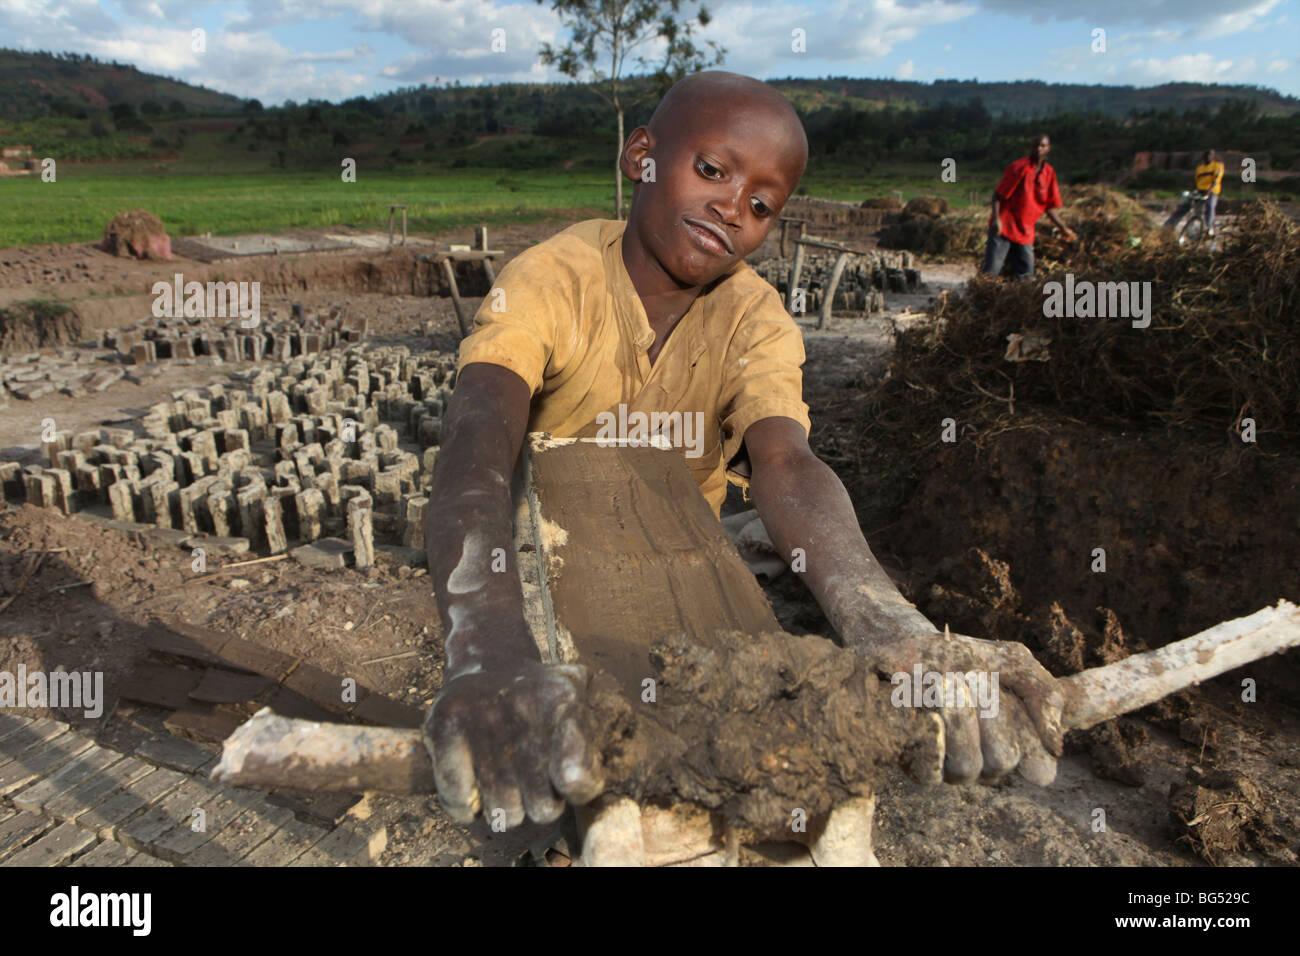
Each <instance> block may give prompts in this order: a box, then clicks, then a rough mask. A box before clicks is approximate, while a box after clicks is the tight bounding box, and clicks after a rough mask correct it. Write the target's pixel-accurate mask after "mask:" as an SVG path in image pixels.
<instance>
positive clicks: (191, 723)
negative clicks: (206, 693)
mask: <svg viewBox="0 0 1300 956" xmlns="http://www.w3.org/2000/svg"><path fill="white" fill-rule="evenodd" d="M242 723H243V721H242V720H241V719H240V718H238V717H236V716H235V715H234V714H230V713H227V712H226V711H224V710H217V709H216V708H215V707H209V706H205V705H203V704H200V703H198V702H197V701H191V702H190V703H189V705H188V706H186V707H182V708H180V709H178V710H174V711H172V712H171V713H170V714H168V715H167V717H166V718H165V719H164V720H163V726H164V727H166V728H167V729H168V730H170V731H171V732H172V733H174V734H180V735H181V736H185V735H190V736H193V737H197V738H198V739H200V740H210V741H212V742H214V743H215V742H218V741H222V740H225V739H226V738H227V737H229V736H230V735H231V734H232V733H234V732H235V728H236V727H238V726H239V725H240V724H242Z"/></svg>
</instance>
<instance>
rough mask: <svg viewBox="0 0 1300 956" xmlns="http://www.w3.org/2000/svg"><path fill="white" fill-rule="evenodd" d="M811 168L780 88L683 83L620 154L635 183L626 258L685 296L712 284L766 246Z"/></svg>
mask: <svg viewBox="0 0 1300 956" xmlns="http://www.w3.org/2000/svg"><path fill="white" fill-rule="evenodd" d="M807 162H808V137H807V135H806V134H805V133H804V129H803V124H802V123H801V122H800V121H799V116H798V114H797V113H796V112H795V110H794V107H793V106H792V105H791V104H790V101H789V100H787V99H786V98H785V97H784V96H782V95H781V94H780V93H779V92H777V91H776V90H775V89H773V88H772V87H770V86H768V85H767V84H766V83H763V82H761V81H759V80H756V79H753V78H752V77H748V76H741V75H740V74H738V73H726V72H723V71H720V70H710V71H706V72H703V73H695V74H693V75H691V76H688V77H686V78H685V79H683V80H681V81H679V82H678V83H677V84H676V85H674V86H673V88H672V89H671V90H669V91H668V93H667V94H666V95H665V96H664V98H663V100H661V101H660V103H659V105H658V107H656V109H655V111H654V114H653V115H652V116H651V117H650V122H649V123H648V124H646V125H645V126H642V127H638V128H637V129H636V130H633V132H632V135H631V136H629V137H628V141H627V143H626V144H625V146H624V149H623V154H622V156H621V158H620V166H621V168H622V170H623V173H624V174H625V175H626V176H627V177H628V178H629V179H632V180H635V181H636V187H635V188H634V190H633V194H632V211H631V214H630V215H629V217H628V227H627V231H626V232H625V234H624V252H625V258H627V257H628V254H629V253H631V254H632V257H633V258H638V257H639V259H638V264H639V265H640V266H641V267H642V268H644V269H646V270H650V271H655V270H662V272H663V273H665V274H666V276H667V277H669V278H671V280H672V281H673V282H674V283H676V284H677V285H678V286H679V287H682V288H691V287H700V286H704V285H706V284H708V283H709V282H712V281H713V280H714V279H716V278H718V277H719V276H721V275H722V274H723V273H725V272H727V271H728V270H729V269H731V267H732V266H734V265H735V264H736V262H738V261H739V260H741V259H743V258H744V257H745V256H747V255H749V254H750V253H751V252H753V251H754V250H755V249H757V248H758V246H759V245H761V244H762V241H763V239H764V238H765V237H766V236H767V232H768V230H769V229H770V228H771V226H772V224H773V223H774V222H776V220H777V218H778V217H779V215H780V213H781V209H782V208H783V207H784V206H785V203H786V201H787V200H788V199H789V198H790V196H791V194H793V192H794V190H795V187H796V186H798V184H799V179H800V178H801V177H802V176H803V171H804V167H805V165H806V164H807ZM651 172H653V176H651ZM629 247H630V248H629ZM634 278H635V276H634Z"/></svg>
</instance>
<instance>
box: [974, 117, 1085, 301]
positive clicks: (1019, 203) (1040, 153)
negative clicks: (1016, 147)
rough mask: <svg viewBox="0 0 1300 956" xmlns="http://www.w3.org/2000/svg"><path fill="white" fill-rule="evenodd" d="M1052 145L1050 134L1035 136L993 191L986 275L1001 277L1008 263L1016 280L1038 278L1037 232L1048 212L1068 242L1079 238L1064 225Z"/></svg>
mask: <svg viewBox="0 0 1300 956" xmlns="http://www.w3.org/2000/svg"><path fill="white" fill-rule="evenodd" d="M1051 150H1052V141H1051V140H1050V139H1048V137H1047V134H1046V133H1040V134H1039V135H1038V136H1035V137H1034V138H1033V140H1032V141H1031V142H1030V144H1029V155H1028V156H1024V157H1021V158H1020V159H1017V160H1016V161H1015V162H1014V163H1012V164H1011V165H1010V166H1008V167H1007V168H1006V169H1005V170H1004V171H1003V173H1002V181H1001V182H999V183H998V187H997V189H995V190H993V209H992V211H991V212H990V214H989V241H988V245H987V246H986V247H985V249H984V266H983V269H982V271H983V272H986V273H988V274H989V275H993V276H995V275H1000V274H1001V273H1002V266H1003V265H1004V264H1005V263H1006V261H1007V260H1008V259H1010V260H1011V261H1012V266H1011V274H1012V276H1015V277H1023V278H1026V279H1032V278H1033V277H1034V229H1035V227H1036V226H1037V224H1038V217H1039V216H1041V215H1042V214H1043V213H1044V212H1046V213H1047V218H1048V219H1050V220H1052V224H1053V225H1054V226H1056V228H1057V229H1060V230H1061V232H1063V233H1064V234H1065V238H1066V240H1068V241H1069V242H1074V240H1075V239H1076V238H1077V237H1076V236H1075V234H1074V230H1072V229H1071V228H1070V227H1069V226H1067V225H1066V224H1065V223H1063V222H1062V221H1061V217H1060V216H1058V215H1057V214H1056V210H1058V209H1060V208H1061V189H1060V187H1059V186H1058V185H1057V182H1056V170H1055V169H1053V168H1052V164H1051V163H1049V162H1048V161H1047V154H1048V153H1049V152H1051Z"/></svg>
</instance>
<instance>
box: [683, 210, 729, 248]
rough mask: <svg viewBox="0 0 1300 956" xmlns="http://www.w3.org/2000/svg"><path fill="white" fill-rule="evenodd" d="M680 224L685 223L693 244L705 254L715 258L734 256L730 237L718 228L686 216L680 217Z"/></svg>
mask: <svg viewBox="0 0 1300 956" xmlns="http://www.w3.org/2000/svg"><path fill="white" fill-rule="evenodd" d="M682 222H684V223H686V231H687V232H688V233H690V235H691V238H692V239H694V240H695V244H696V245H697V246H699V247H700V248H702V249H704V250H705V251H706V252H708V253H710V254H711V255H715V256H730V255H735V252H736V249H735V246H733V245H732V244H731V237H730V236H728V235H727V234H726V233H725V232H723V231H722V229H721V228H720V227H718V226H715V225H713V224H712V223H708V222H703V221H702V220H699V219H691V218H689V217H686V216H683V217H682Z"/></svg>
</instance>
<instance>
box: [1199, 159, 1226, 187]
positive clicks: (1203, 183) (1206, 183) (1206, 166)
mask: <svg viewBox="0 0 1300 956" xmlns="http://www.w3.org/2000/svg"><path fill="white" fill-rule="evenodd" d="M1196 188H1197V189H1199V190H1200V191H1201V192H1212V193H1214V194H1215V195H1218V194H1219V191H1220V190H1221V189H1223V163H1220V162H1213V163H1201V165H1199V166H1197V167H1196Z"/></svg>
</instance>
